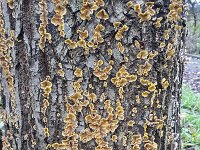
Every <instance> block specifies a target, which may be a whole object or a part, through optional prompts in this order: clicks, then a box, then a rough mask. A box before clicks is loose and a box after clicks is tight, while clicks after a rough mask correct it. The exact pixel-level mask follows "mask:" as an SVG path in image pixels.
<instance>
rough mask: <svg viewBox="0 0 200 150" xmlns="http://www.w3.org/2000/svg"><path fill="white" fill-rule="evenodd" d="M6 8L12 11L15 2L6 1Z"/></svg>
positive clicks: (12, 0)
mask: <svg viewBox="0 0 200 150" xmlns="http://www.w3.org/2000/svg"><path fill="white" fill-rule="evenodd" d="M6 2H7V4H8V6H9V8H10V9H14V6H15V5H14V4H15V1H14V0H6Z"/></svg>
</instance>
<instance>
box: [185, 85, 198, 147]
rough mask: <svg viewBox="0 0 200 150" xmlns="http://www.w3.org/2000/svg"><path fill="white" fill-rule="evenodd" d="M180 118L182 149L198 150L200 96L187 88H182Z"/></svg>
mask: <svg viewBox="0 0 200 150" xmlns="http://www.w3.org/2000/svg"><path fill="white" fill-rule="evenodd" d="M181 116H182V141H183V149H184V150H185V149H186V148H187V147H194V148H195V150H200V96H199V95H197V94H195V93H194V92H193V91H192V90H191V88H190V87H189V86H183V91H182V110H181Z"/></svg>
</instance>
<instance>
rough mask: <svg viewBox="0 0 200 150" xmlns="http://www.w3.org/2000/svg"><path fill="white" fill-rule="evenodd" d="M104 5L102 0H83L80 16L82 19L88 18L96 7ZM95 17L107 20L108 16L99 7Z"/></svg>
mask: <svg viewBox="0 0 200 150" xmlns="http://www.w3.org/2000/svg"><path fill="white" fill-rule="evenodd" d="M104 5H105V3H104V0H95V1H92V2H88V0H83V4H82V8H81V11H80V18H81V19H82V20H90V19H91V15H92V14H93V13H94V11H96V10H97V9H98V8H101V7H103V6H104ZM96 18H98V19H103V20H107V19H108V18H109V16H108V14H107V12H106V11H105V10H104V9H101V10H99V11H98V12H97V14H96Z"/></svg>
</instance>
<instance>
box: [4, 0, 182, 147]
mask: <svg viewBox="0 0 200 150" xmlns="http://www.w3.org/2000/svg"><path fill="white" fill-rule="evenodd" d="M89 2H91V1H89ZM95 2H96V3H90V5H93V6H92V9H93V10H91V9H90V10H88V11H86V12H87V13H91V14H90V15H89V16H86V15H85V14H84V12H85V11H84V10H83V8H84V7H83V6H84V5H86V4H87V2H86V0H83V1H81V0H76V1H75V0H69V2H67V1H66V0H41V1H38V0H20V1H17V0H15V1H13V3H14V7H12V0H10V1H7V2H6V0H2V1H1V2H0V4H1V15H2V19H1V22H4V24H3V26H1V37H0V38H1V41H0V45H1V46H0V54H1V68H2V71H1V74H0V75H1V86H2V92H1V94H2V99H3V101H4V103H5V112H4V114H6V117H5V118H4V122H5V129H6V134H5V137H4V140H3V144H4V149H9V150H10V149H14V150H26V149H27V150H29V149H36V150H37V149H38V150H44V149H46V148H47V149H67V150H76V149H80V150H81V149H83V150H93V149H95V150H100V149H103V150H104V149H105V150H110V149H113V150H125V149H127V150H129V149H130V150H137V149H145V150H157V149H158V150H175V149H177V150H179V149H180V146H181V144H180V130H181V127H180V116H179V115H180V95H181V85H182V72H183V59H184V58H183V52H184V43H185V39H184V37H185V18H184V11H182V9H181V8H184V6H183V5H184V2H181V1H176V0H174V1H171V2H170V1H168V0H164V1H155V2H153V3H148V2H147V1H137V2H132V3H133V5H132V3H131V2H128V1H125V0H123V1H122V0H105V1H103V0H102V1H101V0H96V1H95ZM97 2H99V3H97ZM39 3H40V4H39ZM103 3H105V4H103ZM138 4H139V6H140V9H139V6H138ZM170 4H171V5H170ZM57 5H60V6H59V8H58V9H57V10H58V11H55V10H54V9H55V8H56V6H57ZM147 5H148V6H147ZM172 5H174V8H170V6H171V7H173V6H172ZM137 6H138V9H136V7H137ZM65 9H66V12H65ZM81 9H82V10H81ZM84 9H89V7H85V8H84ZM102 9H103V10H105V12H106V14H104V12H102V11H101V10H102ZM183 10H184V9H183ZM98 12H100V13H99V14H98ZM145 12H146V13H147V14H148V15H145ZM56 13H57V15H58V14H59V15H58V16H56ZM170 13H171V14H170ZM173 14H174V16H173ZM81 15H82V17H80V16H81ZM107 15H108V16H107ZM56 17H57V18H56ZM84 17H85V18H84ZM89 17H91V19H88V18H89ZM161 17H162V18H161ZM52 18H56V19H57V20H56V19H55V20H54V21H53V20H52ZM159 18H160V21H159ZM62 21H63V22H62ZM117 22H120V23H117ZM98 24H101V25H103V26H104V27H105V29H103V27H102V30H100V29H95V27H96V26H97V25H98ZM118 25H119V27H118ZM63 26H64V28H63ZM114 26H115V27H114ZM3 29H5V35H4V32H3ZM12 30H14V37H13V36H12V34H11V31H12ZM77 30H80V31H77ZM84 30H86V31H88V36H87V35H81V33H82V31H84ZM166 30H169V33H168V31H166ZM50 34H51V36H50ZM83 34H84V33H83ZM84 36H86V37H84ZM95 38H96V39H95ZM8 39H9V40H10V41H11V42H14V44H13V45H12V44H11V46H10V45H9V41H6V40H8ZM81 40H82V41H81ZM4 41H6V42H4ZM78 41H79V42H80V43H78ZM85 41H86V42H89V41H91V42H92V43H90V44H91V45H92V44H94V46H91V45H90V44H87V45H84V42H85ZM81 42H83V43H81ZM77 43H78V44H77ZM170 44H171V45H170ZM4 45H8V46H7V48H5V46H4ZM74 45H75V46H74ZM109 49H111V50H112V51H111V50H109ZM111 52H112V53H111ZM7 57H8V58H7ZM9 57H10V59H9ZM5 64H6V65H8V66H9V71H10V72H7V73H6V68H5ZM9 75H10V76H11V77H13V82H12V81H10V80H9V79H10V78H9V77H8V76H9ZM79 86H80V87H79ZM93 107H94V108H93ZM115 138H116V139H115Z"/></svg>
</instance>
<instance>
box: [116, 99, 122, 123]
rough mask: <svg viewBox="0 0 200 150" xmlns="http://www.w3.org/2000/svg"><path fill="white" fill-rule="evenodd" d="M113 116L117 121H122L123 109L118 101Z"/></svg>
mask: <svg viewBox="0 0 200 150" xmlns="http://www.w3.org/2000/svg"><path fill="white" fill-rule="evenodd" d="M115 115H116V117H117V118H118V119H119V120H124V108H123V107H122V105H121V102H120V100H117V103H116V113H115Z"/></svg>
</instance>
